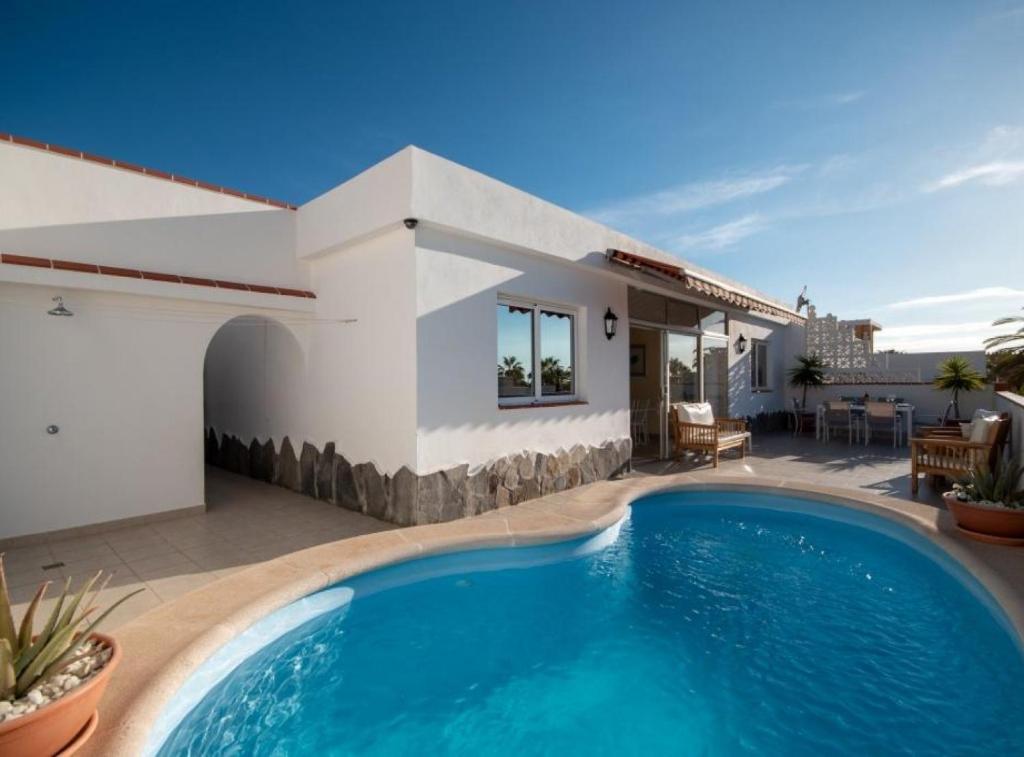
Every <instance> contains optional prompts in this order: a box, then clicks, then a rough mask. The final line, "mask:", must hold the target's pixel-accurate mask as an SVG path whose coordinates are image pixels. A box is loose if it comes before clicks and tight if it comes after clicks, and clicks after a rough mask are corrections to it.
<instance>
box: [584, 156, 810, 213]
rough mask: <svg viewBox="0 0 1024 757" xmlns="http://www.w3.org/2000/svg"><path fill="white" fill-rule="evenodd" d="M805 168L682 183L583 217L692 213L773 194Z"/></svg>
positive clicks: (788, 167)
mask: <svg viewBox="0 0 1024 757" xmlns="http://www.w3.org/2000/svg"><path fill="white" fill-rule="evenodd" d="M804 168H805V166H779V167H777V168H775V169H772V170H771V171H766V172H763V173H755V174H746V175H742V176H733V177H728V178H724V179H718V180H713V181H698V182H693V183H689V184H680V185H679V186H676V187H671V188H669V189H664V190H661V191H658V192H651V193H650V194H644V195H639V196H636V197H628V198H626V199H624V200H620V201H618V202H614V203H610V204H608V205H605V206H602V207H598V208H594V209H593V210H590V211H585V213H584V215H588V216H590V217H591V218H593V219H595V220H597V221H600V222H601V223H605V224H609V225H617V224H623V223H629V222H631V221H636V220H640V219H652V218H659V217H666V216H672V215H678V214H681V213H689V212H692V211H695V210H701V209H703V208H710V207H713V206H716V205H723V204H725V203H729V202H733V201H734V200H739V199H741V198H744V197H751V196H753V195H758V194H763V193H764V192H770V191H772V190H773V189H778V188H779V187H781V186H783V185H784V184H787V183H789V182H790V181H791V180H792V179H793V177H794V176H795V175H796V174H798V173H799V172H801V171H802V170H804Z"/></svg>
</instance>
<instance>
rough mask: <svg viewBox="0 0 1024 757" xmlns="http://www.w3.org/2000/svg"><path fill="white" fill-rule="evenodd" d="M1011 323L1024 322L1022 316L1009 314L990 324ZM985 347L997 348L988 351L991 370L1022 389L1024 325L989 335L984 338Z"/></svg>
mask: <svg viewBox="0 0 1024 757" xmlns="http://www.w3.org/2000/svg"><path fill="white" fill-rule="evenodd" d="M1011 323H1020V324H1024V317H1022V316H1019V315H1011V316H1007V317H1006V318H1000V319H999V320H997V321H994V322H993V323H992V325H993V326H1006V325H1008V324H1011ZM985 347H987V348H989V349H991V348H993V347H998V348H999V349H996V350H993V351H992V352H991V353H989V358H990V365H991V368H992V372H993V373H995V374H997V375H998V377H999V378H1000V379H1002V380H1003V381H1006V382H1007V383H1008V384H1010V385H1011V386H1012V387H1013V388H1014V389H1016V390H1020V389H1024V325H1021V327H1020V328H1019V329H1017V330H1016V331H1014V332H1012V333H1009V334H1000V335H999V336H993V337H989V338H988V339H986V340H985Z"/></svg>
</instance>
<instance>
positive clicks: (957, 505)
mask: <svg viewBox="0 0 1024 757" xmlns="http://www.w3.org/2000/svg"><path fill="white" fill-rule="evenodd" d="M942 499H943V501H944V502H945V503H946V509H947V510H949V511H950V512H951V513H952V514H953V517H954V518H955V519H956V524H957V526H959V527H960V530H961V531H963V532H964V533H965V534H966V535H967V536H970V537H971V538H974V539H978V540H979V541H987V542H993V543H996V544H1012V545H1024V509H1010V508H1008V507H993V506H991V505H979V504H977V503H974V502H961V501H960V500H958V499H957V498H956V494H955V493H954V492H946V493H945V494H943V495H942Z"/></svg>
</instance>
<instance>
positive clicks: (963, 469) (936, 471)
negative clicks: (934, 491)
mask: <svg viewBox="0 0 1024 757" xmlns="http://www.w3.org/2000/svg"><path fill="white" fill-rule="evenodd" d="M918 432H919V433H920V434H921V436H918V437H915V438H914V439H911V440H910V489H911V491H912V492H913V493H914V494H917V489H918V480H917V477H918V474H921V473H924V474H926V475H927V474H931V475H933V476H943V477H945V478H949V479H956V478H961V477H963V476H966V475H967V474H968V473H969V472H970V471H972V470H974V469H975V468H977V467H978V466H979V465H984V466H987V467H988V468H989V469H990V470H991V469H993V468H995V465H996V461H997V460H998V459H999V456H1000V455H1001V454H1002V449H1003V446H1004V445H1005V444H1006V440H1007V438H1008V436H1009V434H1010V414H1009V413H1000V414H999V419H998V420H997V421H996V422H995V423H994V424H992V428H991V429H990V430H989V434H988V438H987V439H985V440H984V441H974V442H972V441H970V440H969V439H964V438H963V435H962V434H961V433H960V429H959V428H949V427H942V426H933V427H925V428H922V429H919V430H918Z"/></svg>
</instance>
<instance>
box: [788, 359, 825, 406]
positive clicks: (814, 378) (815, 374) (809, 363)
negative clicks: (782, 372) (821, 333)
mask: <svg viewBox="0 0 1024 757" xmlns="http://www.w3.org/2000/svg"><path fill="white" fill-rule="evenodd" d="M826 367H827V366H826V365H825V363H824V361H822V359H821V358H820V357H818V356H817V355H797V358H796V367H795V368H790V369H789V385H790V386H795V387H798V388H799V387H802V388H803V390H804V392H803V400H802V401H801V403H800V407H801V408H806V407H807V387H809V386H824V385H825V368H826Z"/></svg>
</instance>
